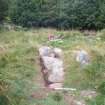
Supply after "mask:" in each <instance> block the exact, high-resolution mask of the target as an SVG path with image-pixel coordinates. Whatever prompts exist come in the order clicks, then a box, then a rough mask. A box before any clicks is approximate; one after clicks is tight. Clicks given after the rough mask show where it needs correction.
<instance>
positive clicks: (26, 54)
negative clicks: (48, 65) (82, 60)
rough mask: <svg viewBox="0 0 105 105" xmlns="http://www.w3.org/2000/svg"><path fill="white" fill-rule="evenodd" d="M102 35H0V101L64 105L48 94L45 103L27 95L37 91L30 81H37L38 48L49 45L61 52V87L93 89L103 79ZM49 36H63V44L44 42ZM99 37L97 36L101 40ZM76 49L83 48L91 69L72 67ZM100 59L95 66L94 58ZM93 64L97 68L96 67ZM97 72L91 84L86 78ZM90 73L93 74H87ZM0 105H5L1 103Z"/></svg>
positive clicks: (104, 49) (20, 32)
mask: <svg viewBox="0 0 105 105" xmlns="http://www.w3.org/2000/svg"><path fill="white" fill-rule="evenodd" d="M103 32H104V31H102V32H98V33H97V36H84V35H83V33H81V32H79V31H74V30H73V31H57V30H54V29H43V28H42V29H30V30H27V31H25V30H18V31H14V30H10V31H6V30H5V31H1V32H0V96H1V97H0V99H2V100H3V99H4V100H7V101H8V105H9V104H10V105H53V104H55V105H58V104H59V105H64V104H65V102H64V100H63V99H62V100H61V102H56V100H54V99H53V97H52V94H49V96H48V97H47V98H46V99H44V100H40V101H38V100H37V101H36V100H34V99H33V100H32V99H30V95H31V94H32V93H33V92H34V91H35V89H36V87H38V85H37V81H33V79H34V80H35V79H36V78H37V75H38V72H39V65H38V64H37V62H38V47H40V46H41V45H49V46H50V45H51V46H54V47H60V48H62V49H63V52H64V67H65V81H64V86H65V87H70V88H71V87H73V88H77V89H78V90H82V89H95V88H96V87H97V86H99V84H100V82H101V81H104V78H105V60H104V55H105V40H104V39H102V40H101V38H103V37H102V35H103V34H104V33H103ZM51 33H54V34H57V35H58V34H61V35H63V36H64V39H63V42H59V41H58V42H48V35H49V34H51ZM101 33H103V34H101ZM99 35H101V38H100V37H99ZM77 48H83V49H85V50H87V51H88V53H89V54H90V55H91V59H92V60H91V64H92V65H90V66H89V67H85V68H81V66H80V65H79V64H78V63H76V61H75V59H74V56H73V50H75V49H77ZM100 55H101V57H102V59H101V60H100V62H98V60H97V61H96V59H95V58H97V56H100ZM94 59H95V63H94ZM93 64H94V65H93ZM97 64H100V66H99V65H97ZM93 66H95V67H96V68H95V67H93ZM96 69H97V70H96ZM98 69H99V71H100V76H96V77H94V78H93V80H92V79H90V76H91V77H92V76H93V74H94V73H95V72H96V75H97V74H99V71H98ZM92 70H93V74H92V73H91V71H92ZM95 70H96V71H95ZM91 74H92V75H91ZM12 98H13V99H12ZM2 103H3V102H2ZM61 103H62V104H61ZM2 105H7V104H5V103H4V104H2Z"/></svg>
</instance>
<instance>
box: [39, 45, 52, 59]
mask: <svg viewBox="0 0 105 105" xmlns="http://www.w3.org/2000/svg"><path fill="white" fill-rule="evenodd" d="M50 52H51V48H50V47H47V46H43V47H41V48H39V54H40V56H41V57H42V56H48V55H49V54H50Z"/></svg>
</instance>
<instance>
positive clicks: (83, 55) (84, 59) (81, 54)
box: [76, 49, 90, 65]
mask: <svg viewBox="0 0 105 105" xmlns="http://www.w3.org/2000/svg"><path fill="white" fill-rule="evenodd" d="M76 61H77V62H79V63H80V64H81V65H87V64H89V61H90V57H89V54H88V53H87V51H85V50H83V49H81V50H78V51H76Z"/></svg>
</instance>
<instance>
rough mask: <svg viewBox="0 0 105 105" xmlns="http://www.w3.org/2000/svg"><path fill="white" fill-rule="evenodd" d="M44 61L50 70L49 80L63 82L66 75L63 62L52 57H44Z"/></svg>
mask: <svg viewBox="0 0 105 105" xmlns="http://www.w3.org/2000/svg"><path fill="white" fill-rule="evenodd" d="M43 63H44V66H45V67H46V69H47V70H48V75H49V76H48V80H49V81H50V82H62V81H63V76H64V71H63V70H64V68H63V62H62V60H60V59H57V58H52V57H43Z"/></svg>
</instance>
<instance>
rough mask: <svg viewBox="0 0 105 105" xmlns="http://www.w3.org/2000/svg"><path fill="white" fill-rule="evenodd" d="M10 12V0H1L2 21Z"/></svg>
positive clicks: (0, 12) (0, 18) (0, 13)
mask: <svg viewBox="0 0 105 105" xmlns="http://www.w3.org/2000/svg"><path fill="white" fill-rule="evenodd" d="M7 12H8V0H0V21H2V20H3V19H4V18H5V16H6V15H7Z"/></svg>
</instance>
